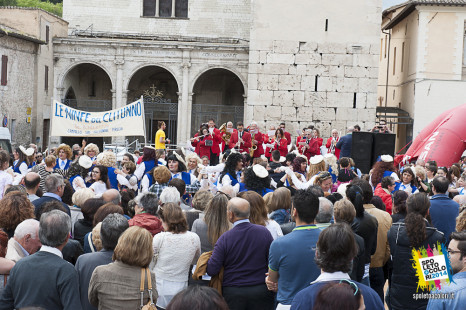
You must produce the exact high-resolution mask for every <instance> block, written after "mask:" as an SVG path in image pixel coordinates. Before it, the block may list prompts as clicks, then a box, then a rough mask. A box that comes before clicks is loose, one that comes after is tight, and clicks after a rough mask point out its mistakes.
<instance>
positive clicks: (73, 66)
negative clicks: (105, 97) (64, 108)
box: [56, 60, 115, 99]
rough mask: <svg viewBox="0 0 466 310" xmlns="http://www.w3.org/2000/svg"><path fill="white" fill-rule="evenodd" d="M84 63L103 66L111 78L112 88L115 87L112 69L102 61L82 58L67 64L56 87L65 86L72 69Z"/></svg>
mask: <svg viewBox="0 0 466 310" xmlns="http://www.w3.org/2000/svg"><path fill="white" fill-rule="evenodd" d="M82 64H92V65H95V66H97V67H99V68H101V69H102V70H104V71H105V73H107V76H108V78H109V79H110V82H111V84H112V89H115V80H114V78H113V76H112V75H111V74H110V71H109V70H108V69H107V68H106V67H105V66H104V65H102V64H101V63H99V62H97V61H93V60H81V61H78V62H73V63H72V64H70V65H69V66H67V67H66V69H65V70H64V71H63V72H62V73H60V75H59V76H58V83H57V86H56V87H57V88H63V86H64V85H63V84H64V82H65V79H66V76H67V75H68V74H69V73H70V72H71V70H73V69H74V68H76V67H77V66H79V65H82ZM60 99H61V98H60Z"/></svg>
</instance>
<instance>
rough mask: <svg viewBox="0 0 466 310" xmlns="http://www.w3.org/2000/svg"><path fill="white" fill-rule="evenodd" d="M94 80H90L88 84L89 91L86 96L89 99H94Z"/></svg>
mask: <svg viewBox="0 0 466 310" xmlns="http://www.w3.org/2000/svg"><path fill="white" fill-rule="evenodd" d="M95 89H96V88H95V80H91V81H90V83H89V91H88V95H89V97H95V96H96V94H95Z"/></svg>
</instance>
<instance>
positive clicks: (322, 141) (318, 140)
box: [314, 138, 324, 147]
mask: <svg viewBox="0 0 466 310" xmlns="http://www.w3.org/2000/svg"><path fill="white" fill-rule="evenodd" d="M314 139H316V140H317V143H318V144H319V147H321V146H322V144H324V139H322V138H314Z"/></svg>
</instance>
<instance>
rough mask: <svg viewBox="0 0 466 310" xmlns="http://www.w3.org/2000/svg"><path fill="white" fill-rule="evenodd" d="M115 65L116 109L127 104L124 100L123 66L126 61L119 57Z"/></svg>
mask: <svg viewBox="0 0 466 310" xmlns="http://www.w3.org/2000/svg"><path fill="white" fill-rule="evenodd" d="M114 62H115V65H116V72H117V75H116V86H115V87H116V105H115V106H113V108H114V109H116V108H121V107H122V106H124V105H125V104H126V102H124V101H123V100H122V99H123V97H122V96H123V64H124V63H125V61H124V59H123V58H121V57H118V56H117V59H115V61H114Z"/></svg>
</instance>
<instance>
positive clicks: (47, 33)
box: [45, 26, 50, 44]
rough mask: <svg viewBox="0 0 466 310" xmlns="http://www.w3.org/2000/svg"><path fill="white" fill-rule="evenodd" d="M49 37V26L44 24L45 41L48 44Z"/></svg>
mask: <svg viewBox="0 0 466 310" xmlns="http://www.w3.org/2000/svg"><path fill="white" fill-rule="evenodd" d="M49 39H50V27H49V26H45V42H46V43H47V44H49Z"/></svg>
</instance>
